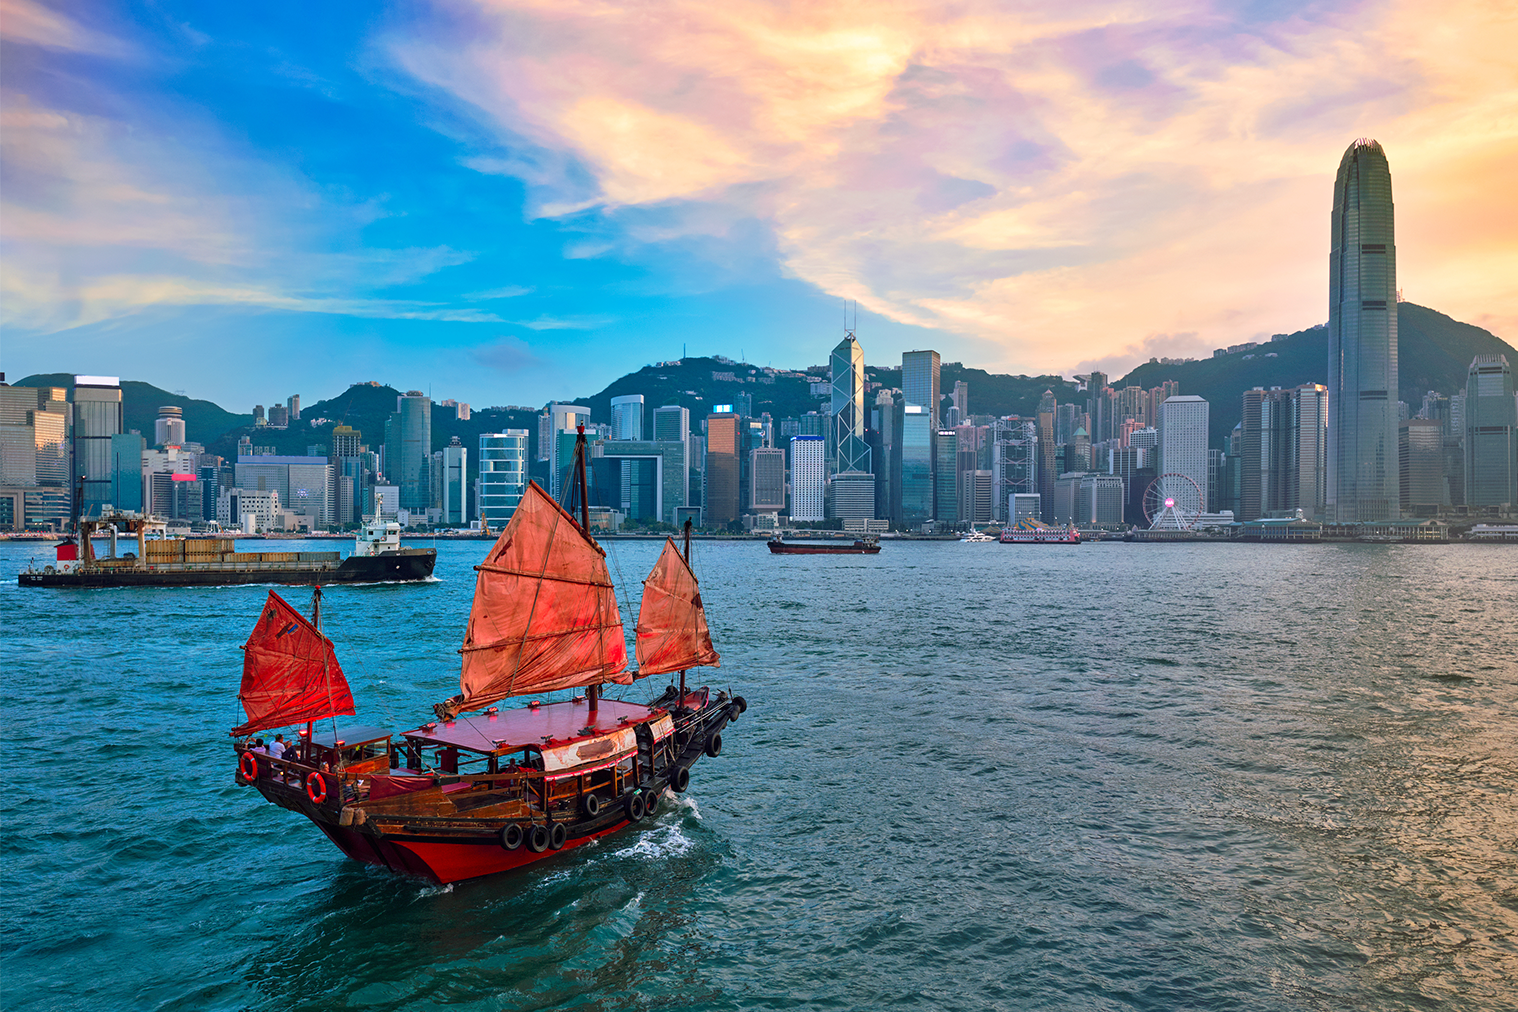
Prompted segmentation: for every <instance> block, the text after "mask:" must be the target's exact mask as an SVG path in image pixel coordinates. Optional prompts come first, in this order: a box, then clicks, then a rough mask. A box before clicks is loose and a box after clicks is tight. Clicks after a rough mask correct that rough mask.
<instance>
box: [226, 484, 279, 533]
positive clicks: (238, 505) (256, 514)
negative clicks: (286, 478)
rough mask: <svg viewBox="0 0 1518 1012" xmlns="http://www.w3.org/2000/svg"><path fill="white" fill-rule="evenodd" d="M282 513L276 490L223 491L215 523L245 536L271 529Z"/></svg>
mask: <svg viewBox="0 0 1518 1012" xmlns="http://www.w3.org/2000/svg"><path fill="white" fill-rule="evenodd" d="M281 512H282V509H281V507H280V499H279V493H278V492H276V491H275V490H273V489H256V488H237V487H235V486H234V487H232V488H224V489H222V490H221V492H220V493H219V494H218V495H217V497H216V522H217V523H218V524H220V525H221V527H222V529H223V530H239V531H242V532H243V533H245V534H255V533H257V532H259V531H265V530H272V529H273V528H274V526H275V524H276V521H277V519H278V517H279V515H280V513H281Z"/></svg>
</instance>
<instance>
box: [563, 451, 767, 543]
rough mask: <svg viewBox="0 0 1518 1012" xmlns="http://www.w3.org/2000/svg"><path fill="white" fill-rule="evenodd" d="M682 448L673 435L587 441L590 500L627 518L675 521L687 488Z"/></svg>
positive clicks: (688, 485)
mask: <svg viewBox="0 0 1518 1012" xmlns="http://www.w3.org/2000/svg"><path fill="white" fill-rule="evenodd" d="M686 448H687V444H686V443H685V442H683V441H678V440H670V441H666V442H661V441H659V440H653V439H641V440H633V439H620V440H619V439H601V440H597V441H596V442H594V443H592V444H591V447H590V453H591V464H592V465H593V467H592V471H593V478H594V485H595V489H594V490H593V497H592V500H591V504H592V505H594V506H602V507H605V508H608V509H613V510H616V511H617V512H619V513H621V514H622V516H623V517H625V518H627V519H630V520H639V521H649V520H657V521H662V522H664V523H674V522H675V521H674V518H675V515H676V511H677V510H680V509H683V508H684V507H685V506H686V504H687V503H686V500H687V497H688V491H689V488H690V481H689V468H688V465H687V463H686V459H685V457H686V453H685V451H686ZM782 467H783V465H782Z"/></svg>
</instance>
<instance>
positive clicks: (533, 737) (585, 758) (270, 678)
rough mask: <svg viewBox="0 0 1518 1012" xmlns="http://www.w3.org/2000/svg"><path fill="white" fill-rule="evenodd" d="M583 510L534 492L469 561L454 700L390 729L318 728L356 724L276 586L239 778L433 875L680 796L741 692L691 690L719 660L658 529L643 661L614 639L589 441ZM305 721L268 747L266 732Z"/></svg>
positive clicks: (485, 864)
mask: <svg viewBox="0 0 1518 1012" xmlns="http://www.w3.org/2000/svg"><path fill="white" fill-rule="evenodd" d="M576 466H577V471H578V478H579V480H578V483H577V485H578V491H579V493H580V519H579V522H578V523H577V522H576V520H575V518H574V517H573V516H572V515H571V514H570V513H568V512H566V511H565V510H564V509H563V508H562V507H560V506H559V504H558V503H556V502H554V501H553V499H551V498H550V497H549V496H548V494H547V493H546V492H544V491H543V490H542V489H541V488H540V487H539V486H538V485H537V484H536V483H532V484H529V485H528V487H527V491H526V493H525V494H524V495H523V497H522V501H521V504H520V505H519V506H518V507H517V510H516V512H515V513H514V514H513V516H512V518H511V520H510V521H509V522H508V523H507V525H506V528H505V530H504V531H502V532H501V535H500V537H499V538H498V539H497V540H496V542H495V545H494V546H493V547H492V548H491V550H490V552H489V554H488V555H487V556H486V558H485V560H484V561H483V562H482V563H481V564H480V565H479V566H476V567H475V568H476V570H477V571H478V573H479V576H478V578H477V580H476V586H475V596H474V604H473V606H472V608H471V611H470V615H469V625H468V628H467V631H466V633H465V636H464V643H463V646H462V647H461V649H460V653H461V654H462V655H463V663H462V672H461V675H460V679H459V688H460V691H459V693H458V695H455V696H453V697H451V698H449V699H447V700H444V701H443V702H441V703H438V704H437V705H436V706H434V708H433V709H434V711H435V713H436V717H437V719H436V720H429V721H427V722H425V723H423V724H421V725H419V726H417V727H414V728H412V729H410V730H407V731H402V732H400V733H399V734H398V735H397V734H393V733H391V732H390V731H387V730H385V729H383V728H374V727H363V726H348V727H337V726H336V724H335V722H334V727H333V730H332V731H331V732H327V733H322V734H316V733H314V732H315V721H318V720H326V719H328V718H335V717H338V716H352V715H353V714H354V712H355V709H354V705H353V697H352V694H351V692H350V690H349V688H348V684H347V681H346V680H345V679H344V677H343V674H342V670H341V668H340V667H339V665H338V663H337V657H336V654H335V651H334V649H333V645H332V642H331V640H329V639H327V638H326V637H325V636H323V635H322V634H321V631H320V600H321V598H320V589H318V590H317V592H316V595H315V599H314V604H313V616H312V620H311V621H309V622H308V621H307V620H306V619H305V618H304V617H302V616H301V615H299V614H298V613H297V612H296V611H295V610H294V609H292V608H291V607H290V606H289V605H288V604H286V603H285V602H284V601H283V600H282V599H281V598H280V597H279V596H278V595H277V594H275V593H273V592H272V591H271V592H270V594H269V599H268V602H267V604H266V605H265V607H264V610H263V612H262V614H261V616H260V618H259V621H258V624H257V626H255V628H254V631H253V633H252V635H251V636H250V637H249V638H248V642H247V644H246V646H245V648H244V649H245V651H246V653H245V655H244V666H243V678H242V687H241V692H240V694H239V695H240V698H241V700H242V704H243V707H244V709H245V711H246V713H247V716H248V719H247V721H246V722H245V723H243V724H242V725H241V726H239V727H237V728H234V729H233V730H232V735H233V736H234V737H236V738H237V739H238V741H237V743H236V745H235V749H236V752H237V781H238V783H248V784H252V785H253V786H255V787H257V789H258V790H259V792H260V793H261V794H263V796H264V797H265V798H266V799H268V800H269V801H271V802H273V803H274V804H277V805H279V806H281V807H283V808H288V809H290V810H292V811H295V812H299V813H300V814H302V815H304V816H306V817H307V818H309V819H310V820H311V821H312V822H314V823H316V825H317V826H318V827H320V829H321V830H322V832H323V833H325V834H326V835H327V836H328V837H329V838H330V839H331V840H332V842H333V843H335V844H337V846H338V847H339V848H341V849H342V851H343V852H344V853H345V854H347V855H348V856H349V857H351V858H353V859H355V860H358V861H364V862H367V863H369V864H375V865H380V866H383V867H386V868H389V869H391V870H392V871H396V872H400V873H403V874H410V875H417V876H420V877H422V878H426V879H429V880H431V881H433V882H438V883H446V882H456V881H459V880H461V879H467V878H473V877H476V876H479V875H489V874H493V873H495V872H501V871H508V870H511V869H514V868H519V867H522V866H524V865H527V864H530V863H532V862H534V861H538V860H541V859H542V858H544V857H547V856H549V855H550V854H552V853H553V852H556V851H559V850H570V849H573V848H575V847H578V846H581V845H583V844H586V843H589V842H590V841H591V840H594V839H596V838H598V837H601V836H605V835H607V834H608V833H614V832H616V831H618V830H620V829H624V828H626V827H627V826H630V825H633V824H635V823H637V822H640V821H642V820H643V819H645V818H647V817H649V815H650V814H652V813H653V812H655V811H657V809H658V806H659V804H660V800H661V798H662V796H663V794H664V792H665V791H666V790H673V791H676V792H680V791H684V790H685V789H686V788H687V787H688V786H689V783H690V770H691V767H692V766H693V765H694V764H695V762H696V760H698V759H699V758H700V757H701V756H702V755H703V754H704V755H709V756H716V755H718V754H719V753H720V752H721V750H722V734H721V732H722V729H723V728H724V727H725V726H726V725H727V724H728V723H729V722H730V721H733V720H736V719H738V717H739V715H740V714H742V713H743V711H744V710H745V709H746V708H747V703H745V702H744V700H743V698H742V697H741V696H734V697H729V696H728V695H727V694H726V693H724V692H713V691H712V690H710V689H709V688H706V687H702V688H700V689H696V690H689V689H687V687H686V684H685V672H686V669H688V668H692V667H700V666H712V667H716V666H719V663H720V658H719V656H718V654H717V651H716V650H715V649H714V648H713V646H712V642H711V635H710V633H709V631H708V629H707V624H706V615H705V611H704V608H703V606H702V603H701V595H700V588H699V586H698V584H697V581H696V577H695V574H694V573H693V572H692V571H691V569H690V564H689V561H688V558H689V528H687V532H686V537H687V540H686V553H685V554H684V555H682V554H681V552H680V551H679V550H678V549H677V548H676V547H675V544H674V542H673V541H670V540H666V541H665V544H664V550H663V552H662V553H661V554H660V556H659V559H658V561H657V563H655V565H654V568H653V570H652V572H650V574H649V576H648V578H647V579H646V580H645V581H644V590H643V601H642V604H641V606H640V609H639V613H638V625H637V629H636V637H635V643H636V656H637V662H638V667H637V669H636V670H629V669H628V667H627V648H626V643H625V640H624V630H623V625H622V619H621V615H620V613H619V611H618V608H617V599H616V593H615V590H614V588H613V586H612V582H611V579H610V576H609V575H608V573H607V569H606V560H605V552H604V551H603V550H602V549H601V547H600V546H599V545H598V544H597V543H596V542H595V540H594V539H593V538H592V537H591V536H590V534H589V523H588V516H587V507H586V503H585V498H584V491H585V485H584V434H583V429H582V430H581V435H580V439H579V441H578V443H577V445H576ZM675 671H679V672H680V683H679V686H678V687H676V686H675V685H673V684H671V685H670V686H669V687H668V688H666V689H665V690H664V691H663V692H662V693H661V694H659V695H658V696H657V697H656V698H654V699H652V700H650V701H649V702H648V703H643V704H640V703H632V702H624V701H618V700H606V699H601V698H600V690H601V687H602V685H603V684H604V683H606V682H615V683H618V684H623V685H630V684H632V683H633V681H634V679H638V678H646V677H650V676H653V675H662V674H669V673H672V672H675ZM574 688H584V689H585V690H586V692H585V694H584V695H583V696H575V697H574V698H573V699H571V700H566V701H561V702H552V703H545V702H540V701H538V700H536V699H534V700H531V701H529V702H527V703H526V704H525V705H524V706H521V707H518V708H515V709H502V708H500V707H498V706H496V705H494V704H495V703H497V702H499V701H501V700H503V699H507V698H509V697H513V696H529V697H530V696H534V695H538V694H540V693H546V692H551V691H554V690H558V689H574ZM301 723H304V724H305V727H304V728H303V729H301V730H300V731H298V732H297V733H296V735H295V737H296V738H297V742H298V743H297V744H296V746H295V748H294V749H293V750H290V751H287V752H286V753H285V754H284V755H281V756H278V757H276V756H273V755H269V754H266V753H261V752H260V751H259V750H258V749H256V748H253V747H250V745H251V742H250V737H249V736H251V735H252V734H254V733H256V732H259V731H268V730H272V729H275V728H281V727H292V726H295V725H299V724H301Z"/></svg>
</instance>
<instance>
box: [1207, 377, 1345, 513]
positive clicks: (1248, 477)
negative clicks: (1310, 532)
mask: <svg viewBox="0 0 1518 1012" xmlns="http://www.w3.org/2000/svg"><path fill="white" fill-rule="evenodd" d="M1327 394H1328V389H1327V387H1324V386H1322V385H1321V384H1315V383H1314V384H1307V385H1305V386H1301V387H1296V388H1294V389H1290V390H1282V389H1281V388H1280V387H1272V388H1271V389H1269V390H1265V389H1263V388H1261V387H1255V388H1254V389H1253V390H1248V391H1245V393H1244V405H1243V420H1242V421H1241V422H1240V430H1239V431H1240V452H1241V455H1242V458H1243V459H1242V462H1241V465H1240V471H1239V485H1240V489H1239V503H1238V506H1239V516H1240V518H1241V519H1243V520H1253V519H1255V518H1257V517H1278V516H1291V515H1295V513H1296V511H1297V510H1301V511H1302V513H1303V515H1304V516H1308V517H1312V516H1316V515H1318V514H1319V513H1321V512H1322V509H1323V505H1324V485H1325V478H1326V467H1327V443H1328V431H1327V425H1328V405H1327V400H1328V398H1327ZM1209 501H1213V502H1214V504H1215V501H1214V500H1213V499H1212V498H1210V499H1209Z"/></svg>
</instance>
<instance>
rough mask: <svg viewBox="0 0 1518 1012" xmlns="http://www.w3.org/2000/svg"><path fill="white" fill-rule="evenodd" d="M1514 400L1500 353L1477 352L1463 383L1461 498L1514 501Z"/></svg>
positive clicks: (1480, 502) (1487, 503)
mask: <svg viewBox="0 0 1518 1012" xmlns="http://www.w3.org/2000/svg"><path fill="white" fill-rule="evenodd" d="M1515 408H1518V401H1515V400H1514V397H1513V370H1512V367H1511V366H1510V365H1509V363H1508V360H1507V356H1506V355H1477V356H1476V357H1475V358H1474V359H1473V360H1472V361H1471V365H1470V370H1469V372H1468V374H1467V377H1466V383H1465V403H1464V414H1465V502H1466V504H1467V505H1468V506H1471V507H1478V508H1484V507H1493V506H1497V507H1501V506H1506V507H1508V508H1509V509H1512V508H1513V507H1515V506H1518V417H1515Z"/></svg>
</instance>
